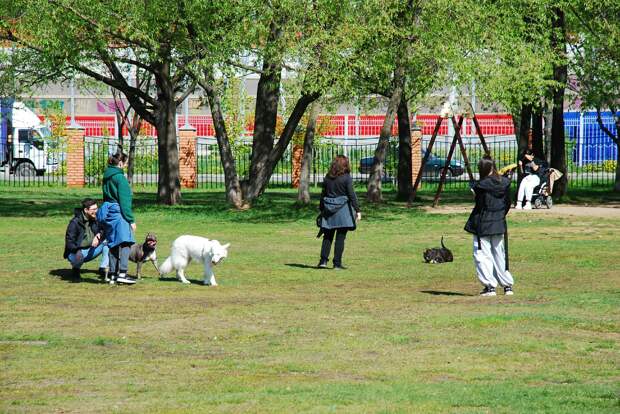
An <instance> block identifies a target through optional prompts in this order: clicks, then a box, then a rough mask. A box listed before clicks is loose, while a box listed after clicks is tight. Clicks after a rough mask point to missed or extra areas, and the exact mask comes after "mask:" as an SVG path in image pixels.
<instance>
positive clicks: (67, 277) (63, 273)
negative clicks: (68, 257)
mask: <svg viewBox="0 0 620 414" xmlns="http://www.w3.org/2000/svg"><path fill="white" fill-rule="evenodd" d="M87 273H94V274H95V275H99V273H98V272H97V271H96V270H88V269H82V271H81V275H82V278H81V279H75V278H74V277H73V275H72V272H71V269H53V270H50V272H49V274H50V276H56V277H58V278H60V280H63V281H65V282H67V283H96V284H102V283H103V282H102V281H101V280H100V279H99V278H98V277H95V278H94V279H93V278H90V277H84V276H85V275H86V274H87Z"/></svg>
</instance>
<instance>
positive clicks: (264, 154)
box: [243, 61, 282, 202]
mask: <svg viewBox="0 0 620 414" xmlns="http://www.w3.org/2000/svg"><path fill="white" fill-rule="evenodd" d="M281 72H282V67H281V65H280V64H276V63H271V62H269V61H265V62H264V63H263V73H262V74H261V76H260V79H259V81H258V87H257V90H256V109H255V117H254V136H253V138H252V156H251V158H250V176H249V182H248V183H243V184H244V188H243V194H244V197H245V199H246V201H248V202H251V201H252V200H254V199H255V198H256V197H258V196H259V195H260V192H261V191H262V189H263V186H262V183H263V182H267V181H268V180H269V178H270V176H271V174H270V173H268V172H269V171H270V170H272V169H269V168H268V164H269V155H270V154H271V151H272V149H273V143H274V140H275V136H276V123H277V120H278V101H279V100H280V77H281Z"/></svg>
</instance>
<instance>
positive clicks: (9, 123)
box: [0, 99, 59, 177]
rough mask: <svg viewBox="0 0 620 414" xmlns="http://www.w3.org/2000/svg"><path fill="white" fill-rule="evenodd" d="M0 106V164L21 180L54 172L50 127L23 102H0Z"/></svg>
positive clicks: (54, 157)
mask: <svg viewBox="0 0 620 414" xmlns="http://www.w3.org/2000/svg"><path fill="white" fill-rule="evenodd" d="M0 106H1V108H0V109H1V114H2V117H1V119H0V165H1V166H3V167H5V168H6V167H8V168H9V173H12V174H15V175H18V176H23V177H29V176H34V175H43V174H44V173H46V172H47V173H50V172H53V171H56V170H57V169H58V161H59V160H58V156H57V154H56V155H54V154H53V152H54V151H50V145H51V141H50V138H51V135H52V134H51V131H50V130H49V128H48V127H47V126H45V125H44V124H43V123H42V122H41V120H40V119H39V117H38V116H37V115H36V114H35V113H34V112H33V111H32V110H30V109H29V108H28V107H27V106H26V105H24V104H23V103H22V102H12V104H11V100H8V99H2V100H0Z"/></svg>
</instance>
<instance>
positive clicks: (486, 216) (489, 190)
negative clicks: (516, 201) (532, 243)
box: [465, 176, 511, 237]
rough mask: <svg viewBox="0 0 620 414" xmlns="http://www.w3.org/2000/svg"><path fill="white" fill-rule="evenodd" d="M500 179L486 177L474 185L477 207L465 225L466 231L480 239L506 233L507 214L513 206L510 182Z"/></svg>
mask: <svg viewBox="0 0 620 414" xmlns="http://www.w3.org/2000/svg"><path fill="white" fill-rule="evenodd" d="M499 178H500V179H499V180H498V179H497V178H496V177H490V176H489V177H485V178H483V179H482V180H480V181H478V182H477V183H476V184H475V185H474V187H473V190H474V192H475V193H476V206H475V207H474V209H473V210H472V212H471V214H470V216H469V219H468V220H467V223H466V224H465V231H468V232H470V233H473V234H476V235H478V236H479V237H486V236H494V235H498V234H504V233H505V232H506V214H507V213H508V210H510V204H511V203H510V180H509V179H508V178H506V177H499Z"/></svg>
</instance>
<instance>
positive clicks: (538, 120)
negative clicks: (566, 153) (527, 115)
mask: <svg viewBox="0 0 620 414" xmlns="http://www.w3.org/2000/svg"><path fill="white" fill-rule="evenodd" d="M543 140H544V137H543V109H542V107H540V106H539V107H536V108H534V110H533V111H532V151H534V155H535V156H536V157H538V158H540V159H541V160H544V159H545V145H544V142H543Z"/></svg>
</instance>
